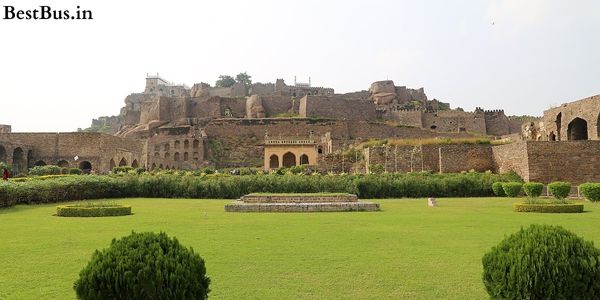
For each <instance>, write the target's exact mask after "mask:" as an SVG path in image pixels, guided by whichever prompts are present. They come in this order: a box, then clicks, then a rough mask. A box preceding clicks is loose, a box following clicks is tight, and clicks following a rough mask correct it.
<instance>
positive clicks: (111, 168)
mask: <svg viewBox="0 0 600 300" xmlns="http://www.w3.org/2000/svg"><path fill="white" fill-rule="evenodd" d="M116 166H117V164H116V163H115V160H114V159H112V158H111V159H110V170H111V171H112V170H113V169H114V168H115V167H116Z"/></svg>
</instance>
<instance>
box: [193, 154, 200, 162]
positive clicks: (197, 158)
mask: <svg viewBox="0 0 600 300" xmlns="http://www.w3.org/2000/svg"><path fill="white" fill-rule="evenodd" d="M199 159H200V156H199V155H198V152H194V161H198V160H199Z"/></svg>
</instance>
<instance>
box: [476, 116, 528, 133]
mask: <svg viewBox="0 0 600 300" xmlns="http://www.w3.org/2000/svg"><path fill="white" fill-rule="evenodd" d="M484 116H485V125H486V132H487V134H489V135H497V136H501V135H507V134H511V133H514V132H512V131H511V122H510V120H509V119H508V117H507V116H506V115H505V114H504V112H503V111H500V110H499V111H492V112H485V113H484ZM516 132H521V128H520V126H519V129H518V130H517V131H516Z"/></svg>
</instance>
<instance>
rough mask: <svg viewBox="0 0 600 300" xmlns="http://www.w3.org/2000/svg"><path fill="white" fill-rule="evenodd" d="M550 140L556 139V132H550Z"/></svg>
mask: <svg viewBox="0 0 600 300" xmlns="http://www.w3.org/2000/svg"><path fill="white" fill-rule="evenodd" d="M548 140H549V141H556V135H555V134H554V132H550V134H549V135H548Z"/></svg>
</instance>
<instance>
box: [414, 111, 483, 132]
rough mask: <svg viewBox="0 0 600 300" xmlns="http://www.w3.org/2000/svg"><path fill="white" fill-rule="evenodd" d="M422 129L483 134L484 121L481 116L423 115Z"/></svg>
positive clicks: (457, 114) (465, 114)
mask: <svg viewBox="0 0 600 300" xmlns="http://www.w3.org/2000/svg"><path fill="white" fill-rule="evenodd" d="M423 128H426V129H434V130H436V131H449V132H458V131H464V130H466V131H468V132H479V133H483V134H485V132H486V127H485V119H484V118H483V116H480V115H477V114H472V113H463V112H459V113H456V114H452V113H423Z"/></svg>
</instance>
